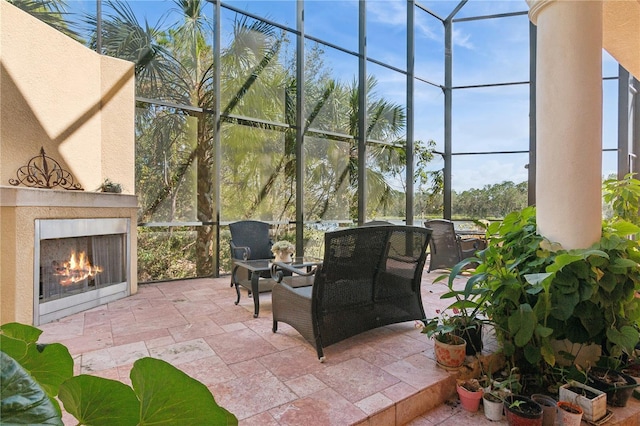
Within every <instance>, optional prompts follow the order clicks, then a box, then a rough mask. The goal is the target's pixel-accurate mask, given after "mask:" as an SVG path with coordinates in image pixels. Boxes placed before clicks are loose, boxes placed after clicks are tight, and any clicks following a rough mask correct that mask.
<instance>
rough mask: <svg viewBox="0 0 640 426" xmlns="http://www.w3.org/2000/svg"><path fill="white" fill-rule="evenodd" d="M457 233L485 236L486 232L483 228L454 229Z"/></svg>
mask: <svg viewBox="0 0 640 426" xmlns="http://www.w3.org/2000/svg"><path fill="white" fill-rule="evenodd" d="M455 232H456V234H458V235H481V236H483V237H484V236H485V234H486V232H485V231H484V230H483V229H456V231H455Z"/></svg>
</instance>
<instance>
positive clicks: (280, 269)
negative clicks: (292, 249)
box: [271, 262, 317, 282]
mask: <svg viewBox="0 0 640 426" xmlns="http://www.w3.org/2000/svg"><path fill="white" fill-rule="evenodd" d="M316 269H317V266H314V267H313V268H311V269H310V270H308V271H307V269H306V268H305V269H300V268H295V267H293V266H291V265H290V264H288V263H283V262H273V263H272V264H271V278H273V279H274V280H276V282H282V279H283V278H284V276H285V272H289V273H290V275H291V274H296V275H300V276H303V277H309V276H311V275H314V274H315V273H316Z"/></svg>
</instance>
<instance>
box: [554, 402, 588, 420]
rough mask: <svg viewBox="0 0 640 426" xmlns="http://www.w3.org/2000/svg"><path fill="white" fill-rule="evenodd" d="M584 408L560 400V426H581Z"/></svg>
mask: <svg viewBox="0 0 640 426" xmlns="http://www.w3.org/2000/svg"><path fill="white" fill-rule="evenodd" d="M582 413H583V411H582V408H580V406H579V405H576V404H572V403H570V402H568V401H559V402H558V420H559V424H560V426H580V423H581V422H582Z"/></svg>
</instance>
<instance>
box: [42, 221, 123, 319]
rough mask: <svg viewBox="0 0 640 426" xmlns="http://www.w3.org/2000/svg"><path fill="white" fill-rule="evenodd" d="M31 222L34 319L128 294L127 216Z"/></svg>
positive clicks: (94, 304) (78, 310) (90, 305)
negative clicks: (33, 226) (32, 236)
mask: <svg viewBox="0 0 640 426" xmlns="http://www.w3.org/2000/svg"><path fill="white" fill-rule="evenodd" d="M35 222H36V223H35V232H36V235H35V250H34V296H36V297H34V324H42V323H46V322H50V321H53V320H55V319H58V318H61V317H64V316H67V315H70V314H72V313H76V312H80V311H83V310H86V309H89V308H92V307H95V306H98V305H102V304H104V303H108V302H110V301H112V300H116V299H119V298H121V297H125V296H128V295H129V294H130V286H129V282H130V277H129V276H128V271H129V270H130V265H129V263H128V262H129V259H130V256H129V253H130V251H131V235H130V232H129V229H130V219H129V218H84V219H36V221H35Z"/></svg>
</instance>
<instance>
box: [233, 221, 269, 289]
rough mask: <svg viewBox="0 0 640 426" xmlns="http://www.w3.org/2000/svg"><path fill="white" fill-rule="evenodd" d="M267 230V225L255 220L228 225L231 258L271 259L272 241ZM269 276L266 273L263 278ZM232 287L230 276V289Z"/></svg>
mask: <svg viewBox="0 0 640 426" xmlns="http://www.w3.org/2000/svg"><path fill="white" fill-rule="evenodd" d="M269 228H270V225H269V224H268V223H266V222H260V221H257V220H241V221H238V222H233V223H230V224H229V231H231V240H230V241H229V245H230V246H231V258H232V259H242V260H254V259H271V258H272V257H273V253H271V246H273V241H272V240H271V238H270V236H269ZM269 276H270V274H268V273H265V274H264V277H269ZM234 285H235V283H234V282H233V275H232V276H231V287H233V286H234Z"/></svg>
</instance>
